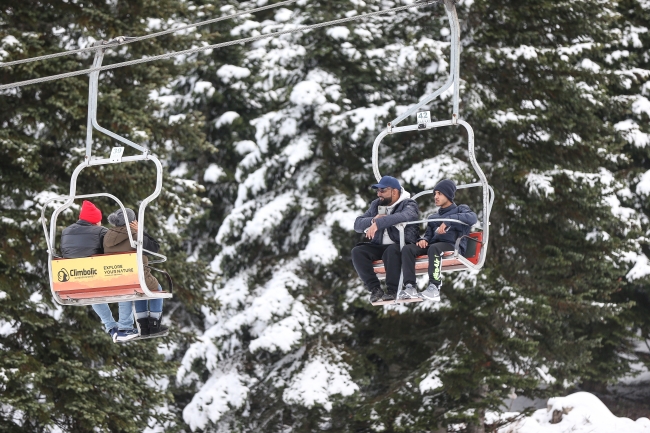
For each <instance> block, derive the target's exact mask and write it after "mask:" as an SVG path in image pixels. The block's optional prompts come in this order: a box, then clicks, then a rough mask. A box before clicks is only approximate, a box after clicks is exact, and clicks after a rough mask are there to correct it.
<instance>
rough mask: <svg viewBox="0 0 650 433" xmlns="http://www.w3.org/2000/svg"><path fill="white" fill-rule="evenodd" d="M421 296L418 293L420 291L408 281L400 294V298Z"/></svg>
mask: <svg viewBox="0 0 650 433" xmlns="http://www.w3.org/2000/svg"><path fill="white" fill-rule="evenodd" d="M419 297H420V296H419V295H418V291H417V290H416V289H415V286H413V284H411V283H406V284H405V285H404V288H403V289H402V292H401V293H400V294H399V298H400V299H417V298H419Z"/></svg>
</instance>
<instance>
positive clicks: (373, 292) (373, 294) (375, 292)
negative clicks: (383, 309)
mask: <svg viewBox="0 0 650 433" xmlns="http://www.w3.org/2000/svg"><path fill="white" fill-rule="evenodd" d="M383 296H384V291H383V290H381V289H380V288H379V287H375V288H374V289H370V303H373V302H377V301H379V300H380V299H381V298H382V297H383Z"/></svg>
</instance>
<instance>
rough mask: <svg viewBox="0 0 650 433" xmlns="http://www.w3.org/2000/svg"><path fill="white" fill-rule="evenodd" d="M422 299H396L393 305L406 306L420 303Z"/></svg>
mask: <svg viewBox="0 0 650 433" xmlns="http://www.w3.org/2000/svg"><path fill="white" fill-rule="evenodd" d="M422 301H424V299H422V298H407V299H397V300H395V303H397V304H408V303H409V302H422Z"/></svg>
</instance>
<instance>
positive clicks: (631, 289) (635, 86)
mask: <svg viewBox="0 0 650 433" xmlns="http://www.w3.org/2000/svg"><path fill="white" fill-rule="evenodd" d="M616 11H617V12H618V14H619V20H618V25H617V26H616V28H615V30H614V31H615V32H616V34H617V37H618V43H614V44H612V45H611V47H609V49H608V51H607V55H606V56H605V59H604V62H603V66H604V67H607V68H609V69H612V70H614V71H616V74H617V76H618V77H619V80H613V81H612V93H614V94H616V95H619V98H618V101H619V103H620V104H621V105H622V106H623V107H624V108H625V110H624V111H623V112H622V113H619V115H618V116H616V117H614V118H612V119H611V120H610V122H611V123H613V124H614V128H615V129H616V130H618V131H619V132H620V133H621V134H623V135H624V137H625V139H626V141H627V143H626V145H625V146H624V147H623V148H622V149H620V150H619V153H618V154H614V155H612V156H611V160H612V164H615V166H616V168H617V169H618V170H617V172H616V174H617V178H618V180H619V181H620V183H621V188H620V189H619V191H617V197H618V199H619V200H620V201H621V203H623V204H624V205H625V206H627V207H628V208H629V209H633V211H630V210H628V212H630V214H629V215H628V219H629V220H630V221H634V222H635V224H633V225H630V226H629V227H628V230H629V233H628V237H629V238H630V240H631V241H633V243H634V248H633V249H632V251H630V253H629V254H628V255H627V256H626V257H624V258H623V259H624V260H628V261H629V262H630V263H631V264H632V265H633V266H632V268H631V269H630V270H629V272H628V273H627V274H626V275H625V278H626V280H627V281H628V282H629V283H628V284H627V285H626V286H624V287H623V289H624V290H621V291H620V292H618V293H617V295H616V296H617V298H619V299H621V300H631V301H633V302H634V307H633V308H632V309H631V310H630V311H631V313H632V314H633V321H634V329H635V331H637V333H638V336H639V337H640V338H639V341H636V343H637V347H636V351H635V352H636V353H634V354H627V356H633V358H632V359H634V357H636V358H637V359H638V360H639V361H641V362H643V363H645V366H646V367H645V368H646V370H647V369H648V368H650V357H648V355H647V345H648V341H649V339H650V321H648V315H649V314H650V286H649V283H650V281H649V280H648V275H650V266H649V262H648V257H650V249H649V248H648V229H649V225H648V222H649V219H648V217H649V216H650V208H649V207H648V203H649V202H648V196H649V195H650V182H649V179H650V172H649V171H648V170H649V169H650V165H649V164H648V157H649V156H650V154H649V153H648V152H649V151H648V148H649V146H650V122H649V120H650V102H649V100H648V99H649V98H650V55H649V54H648V46H650V35H649V34H648V27H649V26H650V4H649V3H648V2H647V1H642V0H639V1H636V0H629V1H627V0H626V1H620V2H618V4H617V8H616Z"/></svg>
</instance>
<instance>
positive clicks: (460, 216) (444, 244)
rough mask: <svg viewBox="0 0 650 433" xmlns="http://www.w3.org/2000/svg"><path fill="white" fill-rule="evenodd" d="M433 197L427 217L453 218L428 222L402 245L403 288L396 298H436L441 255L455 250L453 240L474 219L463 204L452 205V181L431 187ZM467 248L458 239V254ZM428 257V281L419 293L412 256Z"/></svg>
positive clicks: (463, 232) (454, 188)
mask: <svg viewBox="0 0 650 433" xmlns="http://www.w3.org/2000/svg"><path fill="white" fill-rule="evenodd" d="M434 194H435V196H434V199H435V203H436V206H439V207H440V208H439V209H438V212H436V213H434V214H432V215H429V216H428V217H427V219H438V218H446V219H454V220H458V221H459V223H455V222H453V221H431V222H430V223H428V224H427V230H426V232H425V233H424V236H422V237H421V238H420V239H419V240H418V241H417V243H415V244H411V245H406V246H405V247H404V249H402V272H403V274H404V290H403V291H402V293H401V295H400V297H401V298H404V299H409V298H415V297H418V296H422V297H423V298H425V299H429V300H433V301H439V300H440V288H441V286H442V275H441V269H442V255H443V253H444V252H445V251H453V250H454V249H455V244H456V240H457V239H458V238H459V237H461V236H465V235H468V234H469V232H470V229H471V226H472V225H474V224H476V221H477V220H478V219H477V217H476V214H475V213H474V212H472V211H471V209H470V208H469V206H467V205H465V204H461V205H456V204H455V203H454V197H455V195H456V184H455V183H454V182H453V181H451V180H449V179H443V180H441V181H440V182H439V183H438V184H437V185H436V186H435V188H434ZM466 247H467V238H464V239H462V240H461V241H460V244H459V246H458V252H459V253H460V254H461V255H462V254H464V253H465V248H466ZM424 254H427V255H428V256H429V269H428V274H429V284H428V286H427V288H426V289H425V290H424V291H423V292H422V293H419V294H418V292H417V290H416V287H417V286H416V284H415V258H416V257H417V256H420V255H424Z"/></svg>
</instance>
